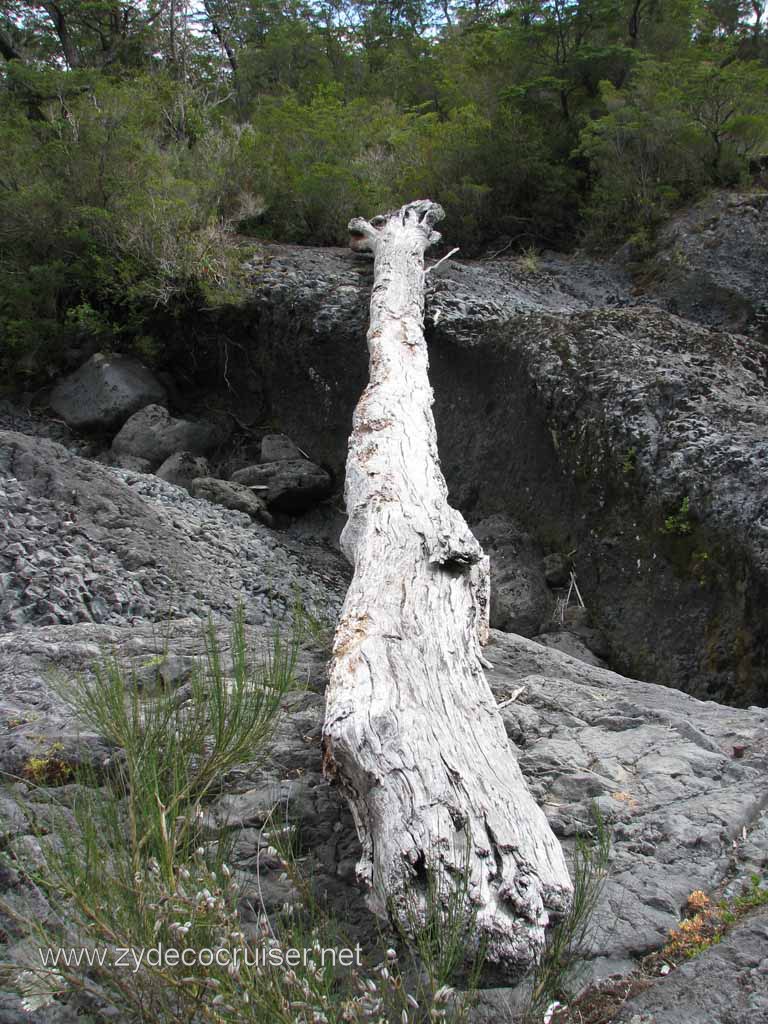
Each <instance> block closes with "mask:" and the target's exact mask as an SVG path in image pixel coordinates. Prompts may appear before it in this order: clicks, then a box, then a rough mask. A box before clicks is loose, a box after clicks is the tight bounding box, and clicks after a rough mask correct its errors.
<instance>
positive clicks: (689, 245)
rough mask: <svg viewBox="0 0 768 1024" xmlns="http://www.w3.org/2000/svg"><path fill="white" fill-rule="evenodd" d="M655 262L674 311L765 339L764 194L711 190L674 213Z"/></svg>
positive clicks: (767, 241) (767, 222) (767, 209)
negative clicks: (713, 191) (697, 200)
mask: <svg viewBox="0 0 768 1024" xmlns="http://www.w3.org/2000/svg"><path fill="white" fill-rule="evenodd" d="M654 263H655V268H656V269H657V270H658V271H659V279H658V280H657V281H656V282H655V284H654V288H655V291H656V293H657V294H658V295H659V297H660V298H661V300H662V301H663V302H664V304H665V305H666V306H667V308H668V309H670V310H671V311H672V312H673V313H679V314H681V315H683V316H686V317H690V318H691V319H694V320H699V321H701V322H702V323H706V324H710V325H714V326H718V327H722V328H724V329H725V330H728V331H739V332H742V333H746V334H750V335H752V336H753V337H756V338H762V339H763V340H768V276H767V275H766V273H765V267H766V264H767V263H768V192H765V191H762V192H746V193H744V192H715V193H713V194H712V195H711V196H707V197H706V198H705V199H703V200H702V201H701V202H699V203H697V204H696V205H695V206H693V207H691V208H690V209H688V210H685V211H683V212H682V213H680V214H678V215H677V216H676V217H675V218H674V219H673V220H672V221H671V222H670V224H668V225H667V227H665V228H664V230H663V231H662V232H661V234H660V237H659V241H658V251H657V254H656V257H655V261H654Z"/></svg>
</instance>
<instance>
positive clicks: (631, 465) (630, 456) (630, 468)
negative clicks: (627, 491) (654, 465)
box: [621, 446, 637, 476]
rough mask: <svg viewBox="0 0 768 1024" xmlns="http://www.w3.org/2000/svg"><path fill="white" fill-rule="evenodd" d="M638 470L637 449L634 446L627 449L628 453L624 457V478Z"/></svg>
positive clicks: (622, 467)
mask: <svg viewBox="0 0 768 1024" xmlns="http://www.w3.org/2000/svg"><path fill="white" fill-rule="evenodd" d="M636 469H637V448H635V447H634V446H632V447H631V448H628V449H627V453H626V455H625V456H624V461H623V462H622V464H621V471H622V473H623V474H624V476H629V475H630V473H634V471H635V470H636Z"/></svg>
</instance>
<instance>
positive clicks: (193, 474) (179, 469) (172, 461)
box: [155, 452, 211, 491]
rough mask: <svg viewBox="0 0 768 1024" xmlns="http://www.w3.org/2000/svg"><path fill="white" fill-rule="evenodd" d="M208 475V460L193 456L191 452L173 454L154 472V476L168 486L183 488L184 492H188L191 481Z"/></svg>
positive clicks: (200, 456)
mask: <svg viewBox="0 0 768 1024" xmlns="http://www.w3.org/2000/svg"><path fill="white" fill-rule="evenodd" d="M210 475H211V471H210V467H209V465H208V460H207V459H206V458H204V457H203V456H202V455H193V453H192V452H175V453H174V454H173V455H170V456H169V457H168V458H167V459H166V460H165V462H164V463H163V464H162V466H160V467H159V468H158V469H157V470H155V476H159V477H160V479H161V480H167V481H168V483H169V484H176V486H177V487H183V488H184V490H186V491H188V490H190V486H191V484H192V481H193V480H195V479H197V478H198V477H207V476H210Z"/></svg>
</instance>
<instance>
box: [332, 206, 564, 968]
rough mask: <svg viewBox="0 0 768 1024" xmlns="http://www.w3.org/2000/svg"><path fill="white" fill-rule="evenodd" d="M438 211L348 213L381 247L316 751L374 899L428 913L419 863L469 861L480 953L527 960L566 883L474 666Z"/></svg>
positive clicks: (355, 243) (382, 909)
mask: <svg viewBox="0 0 768 1024" xmlns="http://www.w3.org/2000/svg"><path fill="white" fill-rule="evenodd" d="M442 217H443V211H442V209H441V208H440V207H439V206H437V205H436V204H435V203H433V202H431V201H430V200H420V201H418V202H414V203H409V204H408V205H407V206H404V207H403V208H402V209H401V210H398V211H397V212H394V213H389V214H387V215H386V216H383V217H376V218H374V220H372V221H371V222H370V223H368V222H367V221H364V220H362V219H355V220H353V221H352V222H351V223H350V231H351V232H352V247H353V248H354V249H356V250H365V249H367V250H372V251H373V253H374V256H375V262H374V284H373V294H372V298H371V321H370V330H369V332H368V348H369V352H370V381H369V384H368V386H367V387H366V389H365V391H364V393H363V395H362V397H361V399H360V401H359V403H358V405H357V409H356V410H355V415H354V422H353V431H352V436H351V438H350V444H349V455H348V459H347V475H346V486H345V496H346V505H347V512H348V515H349V521H348V523H347V526H346V527H345V529H344V532H343V534H342V547H343V549H344V552H345V554H346V555H347V557H348V558H349V559H350V560H351V561H352V562H353V564H354V567H355V571H354V578H353V580H352V583H351V585H350V588H349V592H348V593H347V597H346V601H345V603H344V608H343V610H342V614H341V618H340V621H339V625H338V628H337V630H336V636H335V641H334V650H333V657H332V662H331V670H330V685H329V688H328V695H327V708H326V719H325V728H324V747H325V768H326V772H327V774H328V775H329V776H331V777H335V778H336V779H338V781H339V783H340V784H341V786H342V787H343V790H344V792H345V794H346V796H347V798H348V800H349V802H350V805H351V807H352V811H353V814H354V817H355V822H356V825H357V829H358V833H359V835H360V838H361V841H362V844H363V855H362V859H361V861H360V863H359V865H358V874H359V876H360V878H361V880H362V881H364V882H365V883H366V884H367V885H368V886H369V887H370V888H371V895H370V903H371V906H372V908H373V909H374V910H375V911H377V912H378V913H382V914H383V913H386V912H390V913H394V914H395V915H396V916H397V917H399V919H400V920H401V922H402V923H403V924H405V926H406V927H408V926H409V923H410V924H411V925H412V923H413V920H414V911H415V912H416V913H417V914H419V915H423V913H424V908H425V893H426V889H427V877H428V872H430V871H432V872H434V874H433V876H432V877H433V878H438V879H440V880H441V886H442V888H443V889H444V892H443V896H444V897H445V898H447V896H448V890H449V889H450V887H451V884H452V882H455V881H456V880H457V879H459V878H460V877H461V875H462V874H463V873H464V872H466V873H467V876H468V882H469V900H470V901H471V903H472V909H473V911H474V912H476V914H477V932H478V936H484V937H485V938H486V939H487V940H488V952H489V956H490V957H491V958H492V959H494V960H497V961H499V960H501V961H505V962H507V963H508V964H510V965H511V964H514V965H517V966H519V967H527V966H528V965H530V963H531V962H532V961H533V960H534V959H535V958H536V956H537V954H538V952H539V951H540V949H541V946H542V943H543V937H544V928H545V926H546V924H547V922H548V911H556V912H560V911H563V910H565V909H566V907H567V906H568V903H569V900H570V893H571V884H570V880H569V877H568V871H567V868H566V865H565V861H564V859H563V855H562V851H561V849H560V845H559V843H558V842H557V840H556V839H555V837H554V835H553V834H552V832H551V831H550V828H549V825H548V823H547V821H546V818H545V817H544V814H543V813H542V811H541V810H540V808H539V807H538V806H537V804H536V803H535V802H534V800H533V798H532V797H531V795H530V792H529V791H528V788H527V786H526V783H525V780H524V778H523V776H522V773H521V771H520V768H519V766H518V764H517V761H516V760H515V758H514V756H513V754H512V752H511V750H510V747H509V744H508V742H507V737H506V734H505V732H504V727H503V724H502V721H501V717H500V715H499V713H498V711H497V709H496V704H495V701H494V699H493V695H492V693H491V690H490V687H489V686H488V683H487V681H486V679H485V676H484V674H483V665H484V664H486V665H487V663H486V662H484V660H483V658H482V655H481V652H480V644H481V643H482V642H484V641H485V639H486V638H487V633H488V595H489V566H488V559H487V557H486V556H485V555H484V554H483V551H482V548H481V547H480V545H479V544H478V542H477V540H476V539H475V537H474V536H473V535H472V533H471V531H470V530H469V527H468V526H467V524H466V523H465V522H464V519H463V518H462V516H461V515H460V514H459V513H458V512H457V511H455V510H454V509H452V508H451V507H450V506H449V504H448V493H447V488H446V485H445V480H444V479H443V475H442V472H441V470H440V462H439V458H438V453H437V439H436V433H435V424H434V419H433V417H432V409H431V406H432V399H433V396H432V389H431V387H430V384H429V379H428V375H427V370H428V360H427V348H426V343H425V341H424V335H423V312H424V251H425V250H426V248H427V247H428V246H429V245H430V244H431V243H433V242H435V241H437V240H438V239H439V238H440V235H439V234H437V232H435V231H434V230H433V225H434V223H435V222H436V221H438V220H440V219H441V218H442ZM488 667H490V666H488ZM467 909H470V908H467Z"/></svg>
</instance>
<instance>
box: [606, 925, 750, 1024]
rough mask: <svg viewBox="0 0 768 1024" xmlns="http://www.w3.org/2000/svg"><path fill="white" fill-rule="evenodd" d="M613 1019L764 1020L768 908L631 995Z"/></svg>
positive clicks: (712, 1023) (618, 1022)
mask: <svg viewBox="0 0 768 1024" xmlns="http://www.w3.org/2000/svg"><path fill="white" fill-rule="evenodd" d="M614 1019H615V1024H703V1022H704V1021H706V1024H742V1022H744V1024H747V1022H749V1021H764V1020H768V911H765V910H763V911H760V912H758V913H756V914H755V915H754V916H753V917H750V918H749V919H748V920H746V921H744V923H743V924H739V925H738V926H737V927H735V928H734V929H733V931H732V932H730V934H728V935H726V937H725V938H724V939H723V940H722V941H721V942H719V943H718V944H717V945H716V946H712V947H711V948H710V949H708V950H706V951H705V952H704V953H702V954H701V955H700V956H697V957H696V958H695V959H694V960H690V961H689V962H688V963H684V964H682V965H681V966H680V967H679V968H678V969H677V970H676V971H674V972H673V973H672V974H669V975H667V977H666V978H663V979H660V980H659V981H657V982H656V983H655V984H654V985H653V986H652V987H651V988H649V989H648V990H647V991H645V992H642V993H641V994H640V995H638V996H636V997H635V998H634V999H632V1000H631V1002H630V1003H628V1004H627V1005H626V1006H625V1007H624V1008H623V1009H622V1011H621V1013H620V1014H619V1015H618V1016H617V1017H616V1018H614Z"/></svg>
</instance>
